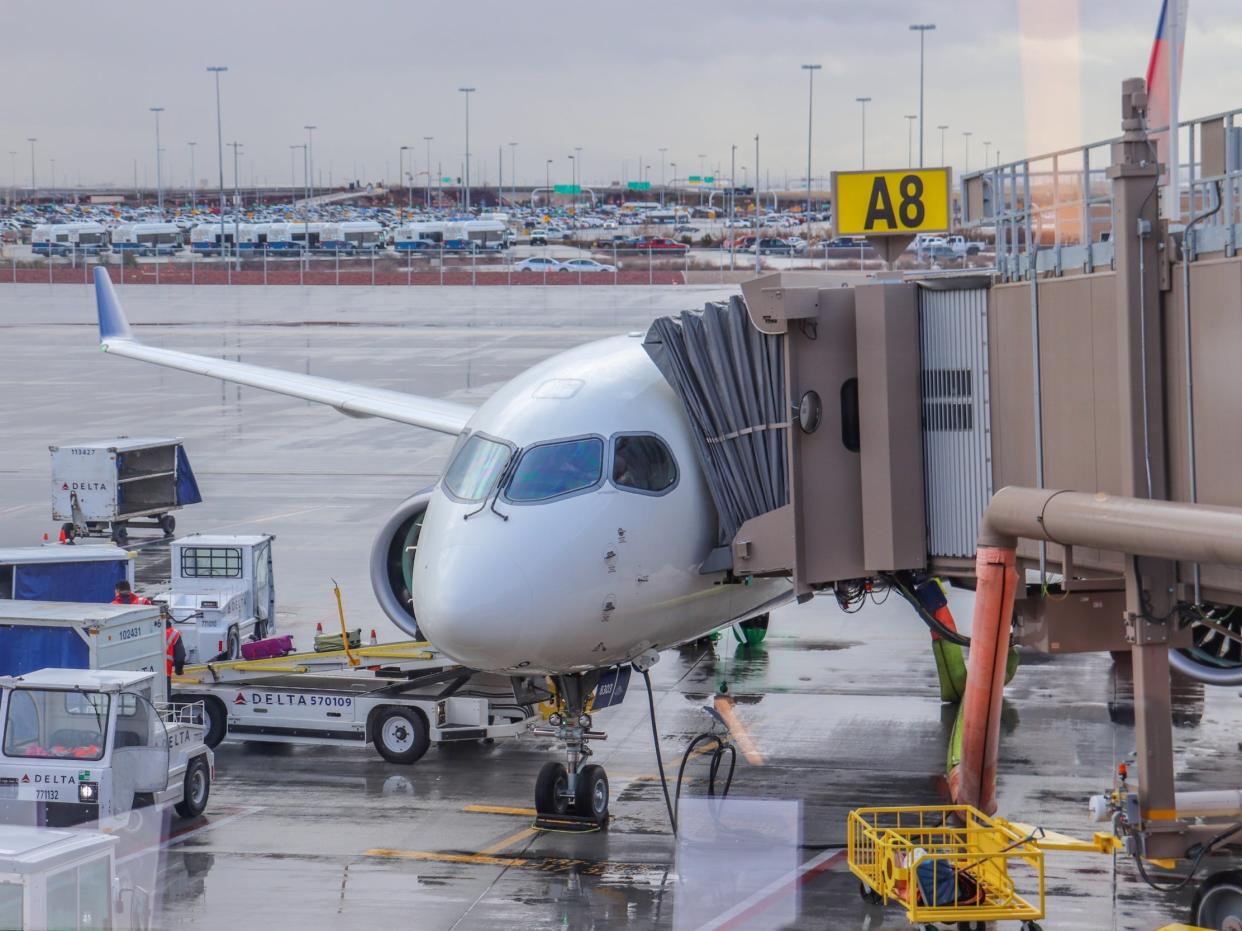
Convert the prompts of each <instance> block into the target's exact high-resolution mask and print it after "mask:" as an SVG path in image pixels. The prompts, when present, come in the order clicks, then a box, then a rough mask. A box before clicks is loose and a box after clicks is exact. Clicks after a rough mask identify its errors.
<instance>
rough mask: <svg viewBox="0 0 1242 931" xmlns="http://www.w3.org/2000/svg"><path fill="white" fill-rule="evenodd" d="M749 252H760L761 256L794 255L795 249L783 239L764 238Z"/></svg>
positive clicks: (748, 250)
mask: <svg viewBox="0 0 1242 931" xmlns="http://www.w3.org/2000/svg"><path fill="white" fill-rule="evenodd" d="M746 251H747V252H758V253H759V254H760V255H793V254H794V251H795V250H794V247H793V245H792V244H791V243H788V242H786V241H785V240H783V239H776V238H769V237H766V236H765V237H764V238H763V239H760V240H757V241H756V242H755V244H754V245H752V246H751V247H750V248H749V249H747V250H746Z"/></svg>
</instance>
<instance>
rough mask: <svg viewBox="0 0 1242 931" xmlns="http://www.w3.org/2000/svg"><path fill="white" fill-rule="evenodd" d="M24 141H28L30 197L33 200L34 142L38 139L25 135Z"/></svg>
mask: <svg viewBox="0 0 1242 931" xmlns="http://www.w3.org/2000/svg"><path fill="white" fill-rule="evenodd" d="M26 141H27V142H29V143H30V199H31V200H32V201H33V200H34V192H35V161H34V144H35V143H36V142H38V141H39V140H38V139H35V138H32V137H27V139H26Z"/></svg>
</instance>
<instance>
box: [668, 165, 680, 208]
mask: <svg viewBox="0 0 1242 931" xmlns="http://www.w3.org/2000/svg"><path fill="white" fill-rule="evenodd" d="M668 166H669V167H670V168H672V169H673V183H674V184H676V183H677V163H676V162H669V163H668ZM677 206H678V207H680V206H681V188H678V189H677Z"/></svg>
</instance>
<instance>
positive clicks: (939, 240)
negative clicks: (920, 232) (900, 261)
mask: <svg viewBox="0 0 1242 931" xmlns="http://www.w3.org/2000/svg"><path fill="white" fill-rule="evenodd" d="M986 247H987V243H983V242H974V241H971V240H968V239H967V238H966V237H965V236H960V235H953V236H928V237H926V238H925V239H921V240H920V241H919V243H918V247H917V248H918V251H919V255H921V256H925V257H930V258H962V257H964V256H969V255H978V254H979V253H980V252H982V251H983V250H984V249H985V248H986Z"/></svg>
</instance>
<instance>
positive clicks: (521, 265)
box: [513, 255, 561, 272]
mask: <svg viewBox="0 0 1242 931" xmlns="http://www.w3.org/2000/svg"><path fill="white" fill-rule="evenodd" d="M560 267H561V263H560V262H558V261H557V260H556V259H552V258H548V257H547V256H546V255H532V256H531V257H530V258H528V259H522V261H520V262H518V263H517V264H516V265H514V266H513V268H514V271H519V272H555V271H559V270H560Z"/></svg>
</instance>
